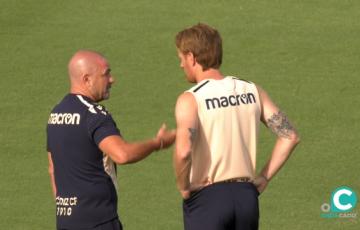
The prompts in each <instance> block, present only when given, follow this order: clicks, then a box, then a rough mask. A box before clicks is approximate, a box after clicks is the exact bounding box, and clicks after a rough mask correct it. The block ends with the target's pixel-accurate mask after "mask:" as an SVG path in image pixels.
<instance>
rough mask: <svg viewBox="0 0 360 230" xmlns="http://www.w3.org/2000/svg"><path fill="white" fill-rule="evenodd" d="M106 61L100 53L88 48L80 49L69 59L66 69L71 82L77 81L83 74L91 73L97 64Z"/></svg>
mask: <svg viewBox="0 0 360 230" xmlns="http://www.w3.org/2000/svg"><path fill="white" fill-rule="evenodd" d="M104 62H105V63H106V62H107V61H106V59H105V58H104V56H103V55H101V54H100V53H97V52H95V51H90V50H80V51H78V52H76V53H75V54H74V56H72V58H71V59H70V62H69V65H68V70H69V77H70V81H71V83H72V82H73V81H74V83H75V82H76V81H78V80H79V79H80V78H81V76H83V75H85V74H92V73H93V72H94V71H96V69H97V68H99V66H101V65H103V64H104Z"/></svg>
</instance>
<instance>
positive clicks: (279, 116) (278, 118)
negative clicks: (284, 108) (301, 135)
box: [266, 111, 296, 139]
mask: <svg viewBox="0 0 360 230" xmlns="http://www.w3.org/2000/svg"><path fill="white" fill-rule="evenodd" d="M266 123H267V126H268V127H269V128H270V129H271V130H272V131H273V132H274V133H275V134H276V135H277V136H279V137H284V138H288V139H290V138H291V134H292V133H294V132H296V131H295V128H294V127H293V126H292V125H291V124H290V122H289V120H288V118H287V117H286V115H285V114H284V113H283V112H281V111H279V112H278V113H274V114H273V115H272V116H271V117H270V118H269V119H268V120H267V121H266Z"/></svg>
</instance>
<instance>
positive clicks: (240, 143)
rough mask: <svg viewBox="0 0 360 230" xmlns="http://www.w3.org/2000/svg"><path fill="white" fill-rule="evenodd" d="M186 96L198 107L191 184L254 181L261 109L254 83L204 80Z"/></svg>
mask: <svg viewBox="0 0 360 230" xmlns="http://www.w3.org/2000/svg"><path fill="white" fill-rule="evenodd" d="M187 92H190V93H192V94H193V95H194V97H195V99H196V102H197V106H198V118H199V125H198V130H197V135H196V138H195V140H194V143H193V152H192V155H191V158H192V166H191V172H190V184H191V188H192V189H198V188H201V187H204V186H206V185H208V184H211V183H215V182H219V181H223V180H227V179H231V178H238V177H250V178H251V179H253V178H254V177H255V167H256V145H257V137H258V131H259V124H260V115H261V106H260V99H259V94H258V90H257V88H256V86H255V84H254V83H252V82H248V81H244V80H240V79H238V78H235V77H231V76H228V77H225V78H224V79H222V80H213V79H205V80H203V81H201V82H199V83H198V84H197V85H195V86H194V87H192V88H191V89H190V90H188V91H187Z"/></svg>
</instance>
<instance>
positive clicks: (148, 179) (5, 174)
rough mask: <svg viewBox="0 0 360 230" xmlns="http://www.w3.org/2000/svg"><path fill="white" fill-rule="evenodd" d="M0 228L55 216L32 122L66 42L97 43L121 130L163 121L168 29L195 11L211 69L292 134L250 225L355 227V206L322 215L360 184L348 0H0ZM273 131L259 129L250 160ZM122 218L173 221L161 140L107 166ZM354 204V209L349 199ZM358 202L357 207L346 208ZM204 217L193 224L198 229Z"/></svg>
mask: <svg viewBox="0 0 360 230" xmlns="http://www.w3.org/2000/svg"><path fill="white" fill-rule="evenodd" d="M0 5H1V7H0V51H1V52H0V75H1V77H0V92H1V106H0V118H1V120H0V164H1V167H0V175H1V179H0V229H1V230H22V229H24V230H28V229H29V230H48V229H55V205H54V202H53V200H52V194H51V188H50V182H49V177H48V173H47V154H46V147H45V140H46V139H45V135H46V134H45V127H46V123H47V119H48V115H49V112H50V110H51V108H52V107H53V106H54V105H55V103H57V102H58V101H59V100H61V99H62V97H63V96H64V95H65V94H66V93H67V92H68V87H69V86H68V79H67V69H66V66H67V62H68V60H69V58H70V57H71V55H72V54H73V53H74V52H75V51H76V50H78V49H93V50H97V51H100V52H102V53H104V54H105V56H106V57H107V58H108V59H109V61H110V64H111V65H112V72H113V74H114V76H115V77H116V81H117V82H116V85H114V86H113V88H112V97H111V99H110V100H109V101H106V102H104V103H103V104H104V105H106V106H107V109H108V110H110V111H111V112H112V114H113V116H114V118H115V120H116V122H117V124H118V126H119V128H120V129H121V131H122V133H123V135H124V137H125V138H126V139H127V140H129V141H131V140H139V139H143V138H148V137H152V136H153V135H155V133H156V131H157V129H158V127H159V126H160V125H161V123H162V122H164V121H165V122H166V123H168V125H169V126H170V127H175V124H174V115H173V114H174V112H173V110H174V105H175V101H176V98H177V96H178V95H179V94H180V93H181V92H182V91H184V90H186V89H187V88H189V87H190V85H189V84H188V83H187V82H186V81H185V79H184V74H183V72H182V70H181V69H180V68H179V63H178V59H177V56H176V50H175V46H174V36H175V34H176V32H178V31H179V30H181V29H183V28H184V27H188V26H191V25H193V24H195V23H197V22H205V23H208V24H210V25H212V26H215V27H216V28H217V29H218V30H219V31H220V33H221V34H222V37H223V40H224V64H223V66H222V68H221V70H222V72H223V73H224V74H228V75H236V76H240V77H241V78H244V79H248V80H251V81H254V82H256V83H257V84H259V85H261V86H262V87H263V88H264V89H266V90H267V91H268V92H269V94H270V95H271V96H272V98H273V99H274V100H275V101H276V102H277V103H278V104H279V106H280V107H281V108H282V109H283V110H284V111H285V112H286V113H287V114H288V116H289V117H290V119H291V120H292V121H293V123H294V124H295V125H296V127H297V129H298V131H299V133H300V134H301V137H302V143H301V144H300V146H299V147H298V148H297V149H296V151H295V153H294V155H293V156H292V157H291V158H290V160H289V161H288V163H287V164H286V166H285V167H284V168H283V169H282V171H280V173H279V174H278V175H277V176H276V177H275V178H274V180H273V181H272V182H271V184H270V185H269V187H268V189H267V190H266V192H265V193H263V194H262V195H261V197H260V205H261V214H260V215H261V219H260V229H262V230H274V229H276V230H288V229H292V230H303V229H314V230H323V229H324V230H337V229H346V230H348V229H349V230H355V229H359V227H360V224H359V221H360V217H359V215H358V217H357V218H355V219H324V218H321V217H320V214H321V210H320V206H321V205H322V204H323V203H325V202H326V203H329V202H330V195H331V192H332V191H333V190H334V189H335V188H336V187H339V186H342V185H346V186H349V187H352V188H353V189H354V190H355V191H356V192H357V194H358V197H359V196H360V180H359V169H360V167H359V165H360V155H359V154H360V148H359V146H360V145H359V144H358V143H359V142H357V141H358V139H359V138H360V134H359V131H360V125H359V124H360V120H359V117H360V112H359V105H360V93H359V86H360V77H359V75H360V68H359V63H360V52H359V51H360V42H359V37H360V30H359V29H360V21H359V18H360V2H359V1H355V0H341V1H336V0H314V1H310V0H304V1H299V0H283V1H280V0H274V1H260V0H226V1H225V0H217V1H214V0H207V1H204V0H199V1H190V0H182V1H166V0H157V1H146V0H137V1H130V0H126V1H123V0H121V1H110V0H103V1H85V0H75V1H70V0H61V1H46V0H21V1H20V0H11V1H5V0H0ZM273 141H274V137H273V136H272V134H270V133H269V132H268V131H267V130H266V129H265V128H263V129H262V133H261V139H260V143H259V146H260V147H259V152H258V168H260V167H261V166H262V164H263V163H264V162H265V160H266V158H267V157H268V155H269V154H270V152H271V148H272V144H273ZM119 184H120V193H119V214H120V217H121V220H122V222H123V223H124V226H125V229H126V230H149V229H150V230H152V229H153V230H180V229H182V209H181V199H180V196H179V194H178V192H177V190H176V187H175V179H174V174H173V169H172V149H171V150H168V151H164V152H159V153H155V154H153V155H151V156H150V157H149V158H147V159H146V160H145V161H143V162H140V163H138V164H134V165H128V166H121V167H119ZM359 206H360V205H359V204H358V206H357V207H356V208H355V210H354V212H359V211H360V208H359ZM358 214H359V213H358ZM204 230H206V229H204Z"/></svg>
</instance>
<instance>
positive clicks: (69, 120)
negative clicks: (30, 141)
mask: <svg viewBox="0 0 360 230" xmlns="http://www.w3.org/2000/svg"><path fill="white" fill-rule="evenodd" d="M48 124H51V125H78V124H80V114H78V113H51V114H50V117H49V120H48Z"/></svg>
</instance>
